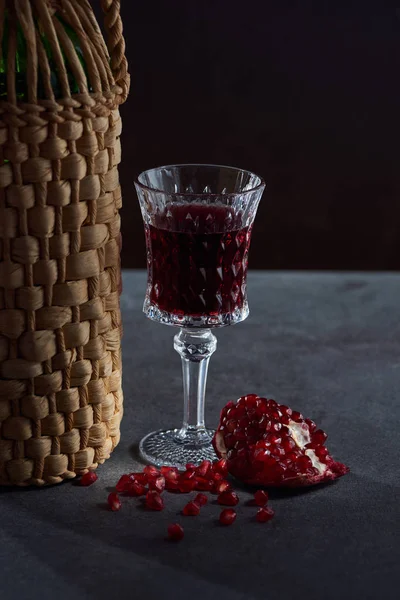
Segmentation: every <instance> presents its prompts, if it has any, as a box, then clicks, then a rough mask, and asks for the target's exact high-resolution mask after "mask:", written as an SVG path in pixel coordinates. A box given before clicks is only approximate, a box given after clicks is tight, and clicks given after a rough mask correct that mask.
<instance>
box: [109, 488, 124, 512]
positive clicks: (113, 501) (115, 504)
mask: <svg viewBox="0 0 400 600" xmlns="http://www.w3.org/2000/svg"><path fill="white" fill-rule="evenodd" d="M107 502H108V506H109V507H110V508H111V510H112V511H114V512H115V511H117V510H119V509H120V508H121V506H122V504H121V500H120V499H119V497H118V494H116V493H115V492H111V494H109V496H108V498H107Z"/></svg>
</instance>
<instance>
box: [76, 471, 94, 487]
mask: <svg viewBox="0 0 400 600" xmlns="http://www.w3.org/2000/svg"><path fill="white" fill-rule="evenodd" d="M97 480H98V477H97V475H96V473H95V472H94V471H88V472H87V473H85V474H84V475H82V477H81V480H80V485H83V486H84V487H87V486H88V485H92V484H93V483H94V482H95V481H97Z"/></svg>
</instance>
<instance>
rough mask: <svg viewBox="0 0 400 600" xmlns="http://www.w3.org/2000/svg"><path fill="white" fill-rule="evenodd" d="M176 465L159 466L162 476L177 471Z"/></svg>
mask: <svg viewBox="0 0 400 600" xmlns="http://www.w3.org/2000/svg"><path fill="white" fill-rule="evenodd" d="M177 472H178V469H177V468H176V467H160V473H161V475H162V476H163V477H167V475H168V473H177Z"/></svg>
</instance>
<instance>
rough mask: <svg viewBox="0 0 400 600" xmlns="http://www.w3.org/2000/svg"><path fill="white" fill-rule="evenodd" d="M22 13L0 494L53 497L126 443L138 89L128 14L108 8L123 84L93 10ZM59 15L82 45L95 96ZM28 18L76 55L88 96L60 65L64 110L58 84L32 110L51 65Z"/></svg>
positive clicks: (3, 105)
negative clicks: (130, 96)
mask: <svg viewBox="0 0 400 600" xmlns="http://www.w3.org/2000/svg"><path fill="white" fill-rule="evenodd" d="M1 4H3V5H4V0H1V1H0V11H1V8H2V7H1ZM14 4H15V6H16V10H17V13H16V14H17V15H18V19H19V22H20V23H21V26H22V27H23V29H24V33H25V34H26V38H27V40H28V47H30V49H31V52H30V61H31V65H30V71H29V73H30V75H29V76H30V78H31V81H30V86H29V102H28V103H25V104H21V103H18V102H17V101H16V96H15V90H12V89H11V90H10V89H9V94H8V101H7V102H5V101H0V145H1V151H2V160H1V161H0V165H1V166H0V484H3V485H4V484H17V485H28V484H35V485H44V484H45V483H47V484H49V483H50V484H53V483H59V482H60V481H63V479H65V478H72V477H75V475H76V474H77V473H78V474H79V473H83V472H85V471H86V470H87V469H92V468H96V467H97V465H98V464H99V463H102V462H104V460H105V459H107V458H108V457H109V455H110V452H111V451H112V450H113V449H114V447H115V446H116V444H117V443H118V441H119V437H120V433H119V425H120V421H121V418H122V412H123V411H122V389H121V352H120V339H121V317H120V310H119V294H120V291H121V281H120V263H119V252H120V217H119V209H120V207H121V189H120V186H119V180H118V168H117V165H118V164H119V162H120V159H121V148H120V141H119V137H120V133H121V119H120V116H119V112H118V104H119V103H120V102H121V101H123V100H124V98H125V97H126V94H127V92H128V88H129V80H128V75H127V71H126V60H125V58H124V56H123V49H122V55H121V44H123V41H122V42H121V40H122V29H121V26H120V21H118V19H119V1H117V2H115V1H114V2H113V0H103V3H102V4H103V8H104V9H105V11H106V13H107V14H106V23H107V19H108V29H109V30H110V32H111V33H110V39H112V40H114V41H113V42H112V44H111V46H110V47H111V48H114V49H116V50H115V51H116V52H117V56H115V54H112V58H111V65H112V66H113V71H114V73H117V76H116V79H114V75H113V73H112V72H111V69H110V67H109V62H108V60H107V56H108V55H107V50H106V47H105V45H104V43H103V40H102V38H101V37H100V35H99V30H98V27H97V24H96V22H95V19H94V16H93V13H92V12H91V9H90V6H89V3H88V2H87V0H83V2H82V1H81V0H79V1H78V0H63V1H60V2H50V1H49V0H32V1H30V0H15V3H14ZM3 8H4V6H3ZM58 9H62V10H63V11H64V15H63V17H64V18H67V19H68V21H69V23H70V24H72V25H73V27H74V29H75V31H77V32H79V34H80V36H81V42H82V48H83V51H84V54H85V58H86V59H87V61H86V62H87V65H88V71H89V81H90V84H91V87H92V89H93V92H92V93H89V92H88V89H87V79H88V78H87V77H86V75H85V73H84V72H83V69H82V67H81V64H80V63H79V61H78V60H77V59H76V56H75V57H74V55H73V52H72V50H73V49H71V48H70V47H69V43H68V40H67V39H66V38H65V36H64V32H63V30H62V28H60V27H59V25H58V21H57V20H56V19H55V18H54V15H55V11H56V10H58ZM32 15H36V16H37V18H40V21H41V24H42V26H43V29H44V30H45V31H46V33H47V35H48V37H49V38H50V39H52V38H51V36H53V38H54V39H55V40H56V41H55V42H54V44H53V45H54V48H55V54H56V56H57V45H59V46H61V47H62V48H63V50H64V52H65V54H66V55H68V52H69V53H70V63H71V64H73V65H74V69H75V71H76V74H75V75H76V79H77V81H79V82H80V90H81V93H80V94H79V95H75V96H71V95H70V93H69V89H68V85H67V83H68V82H67V78H66V72H65V67H61V66H60V73H61V80H62V81H63V91H64V97H63V99H62V100H60V99H55V98H54V95H53V91H52V88H51V86H50V85H47V98H45V99H41V100H39V101H38V99H37V98H36V89H37V85H36V83H37V68H38V64H39V65H41V71H42V73H43V72H46V56H45V54H44V52H43V48H41V45H40V39H39V37H38V35H37V33H36V35H35V26H34V24H33V20H32ZM115 28H117V29H118V32H116V30H115ZM118 35H119V39H120V41H119V42H118V41H117V43H116V42H115V40H116V39H118ZM10 39H11V41H10V43H11V44H12V43H13V42H12V35H10ZM57 40H58V43H57ZM58 53H59V48H58ZM60 56H61V55H60V54H59V56H58V58H59V59H60ZM8 58H9V62H10V61H12V57H11V59H10V56H9V57H8ZM60 60H61V59H60ZM113 61H114V64H113ZM121 62H123V64H122V65H121ZM60 64H61V63H60ZM9 66H10V65H9ZM11 66H12V65H11ZM47 68H48V65H47ZM48 78H49V73H48ZM115 81H117V83H115ZM48 83H49V82H48ZM11 87H12V86H11ZM13 96H14V97H13Z"/></svg>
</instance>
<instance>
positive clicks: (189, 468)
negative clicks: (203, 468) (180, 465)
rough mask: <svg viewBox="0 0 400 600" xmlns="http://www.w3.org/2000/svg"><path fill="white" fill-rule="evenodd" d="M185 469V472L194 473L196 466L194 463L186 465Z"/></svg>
mask: <svg viewBox="0 0 400 600" xmlns="http://www.w3.org/2000/svg"><path fill="white" fill-rule="evenodd" d="M185 468H186V471H195V470H196V465H195V464H194V463H188V464H187V465H186V467H185Z"/></svg>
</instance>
